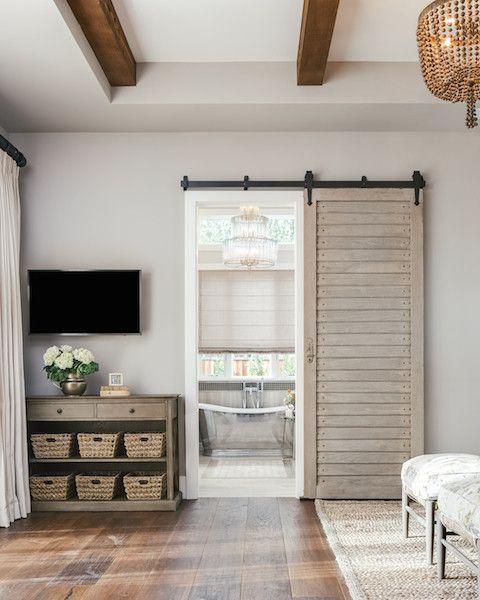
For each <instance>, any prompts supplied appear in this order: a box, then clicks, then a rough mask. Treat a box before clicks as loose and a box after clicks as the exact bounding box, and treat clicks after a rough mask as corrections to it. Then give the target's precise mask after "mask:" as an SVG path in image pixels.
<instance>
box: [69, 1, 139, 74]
mask: <svg viewBox="0 0 480 600" xmlns="http://www.w3.org/2000/svg"><path fill="white" fill-rule="evenodd" d="M67 2H68V4H69V6H70V8H71V9H72V12H73V14H74V15H75V18H76V19H77V21H78V23H79V25H80V27H81V28H82V31H83V33H84V34H85V37H86V38H87V40H88V43H89V44H90V46H91V48H92V50H93V52H94V53H95V56H96V57H97V59H98V62H99V63H100V65H101V67H102V69H103V71H104V72H105V75H106V76H107V79H108V81H109V83H110V85H112V86H119V85H136V83H137V73H136V72H137V65H136V62H135V59H134V57H133V54H132V51H131V49H130V46H129V45H128V41H127V38H126V37H125V33H124V31H123V29H122V26H121V24H120V21H119V19H118V16H117V13H116V11H115V8H114V6H113V4H112V2H111V0H67Z"/></svg>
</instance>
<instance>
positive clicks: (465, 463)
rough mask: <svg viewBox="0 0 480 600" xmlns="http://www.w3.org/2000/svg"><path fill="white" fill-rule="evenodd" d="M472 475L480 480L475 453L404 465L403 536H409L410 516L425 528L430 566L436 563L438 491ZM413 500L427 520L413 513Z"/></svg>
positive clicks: (420, 458) (434, 456) (479, 462)
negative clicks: (423, 512) (435, 541)
mask: <svg viewBox="0 0 480 600" xmlns="http://www.w3.org/2000/svg"><path fill="white" fill-rule="evenodd" d="M472 475H478V476H479V477H480V456H476V455H474V454H455V453H445V454H424V455H422V456H416V457H415V458H411V459H410V460H407V461H406V462H405V463H403V465H402V522H403V534H404V536H405V537H408V530H409V519H410V516H412V517H414V518H415V519H416V520H417V521H419V522H420V523H421V524H422V525H424V526H425V530H426V531H425V538H426V557H427V562H428V564H432V562H433V538H434V522H435V517H434V513H435V504H436V501H437V498H438V491H439V489H440V487H441V486H442V485H443V484H445V483H449V482H454V481H458V480H462V479H466V478H469V477H471V476H472ZM410 500H414V501H415V502H417V503H418V504H421V505H422V506H423V507H425V518H423V517H422V516H421V515H419V514H418V513H416V512H415V511H414V510H413V508H412V507H411V506H410Z"/></svg>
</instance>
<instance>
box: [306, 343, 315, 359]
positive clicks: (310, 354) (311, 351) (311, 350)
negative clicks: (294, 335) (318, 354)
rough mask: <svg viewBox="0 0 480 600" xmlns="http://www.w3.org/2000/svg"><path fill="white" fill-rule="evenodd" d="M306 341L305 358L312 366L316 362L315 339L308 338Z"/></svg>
mask: <svg viewBox="0 0 480 600" xmlns="http://www.w3.org/2000/svg"><path fill="white" fill-rule="evenodd" d="M305 341H306V348H305V358H306V359H307V363H308V364H309V365H311V364H313V362H314V360H315V346H314V345H313V339H312V338H311V337H307V339H306V340H305Z"/></svg>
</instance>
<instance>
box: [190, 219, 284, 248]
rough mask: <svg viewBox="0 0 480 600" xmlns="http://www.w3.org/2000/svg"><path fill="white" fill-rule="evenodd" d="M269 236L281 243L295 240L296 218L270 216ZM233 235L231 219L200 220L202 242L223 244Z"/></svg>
mask: <svg viewBox="0 0 480 600" xmlns="http://www.w3.org/2000/svg"><path fill="white" fill-rule="evenodd" d="M267 231H268V236H269V237H270V238H272V239H273V240H277V241H278V242H279V243H280V244H293V243H294V241H295V220H294V218H293V216H292V217H290V216H274V217H269V223H268V230H267ZM230 235H231V227H230V219H229V218H228V217H225V218H215V219H214V218H204V219H202V220H201V221H200V236H199V237H200V244H222V243H223V242H224V241H225V240H226V239H227V238H228V237H230Z"/></svg>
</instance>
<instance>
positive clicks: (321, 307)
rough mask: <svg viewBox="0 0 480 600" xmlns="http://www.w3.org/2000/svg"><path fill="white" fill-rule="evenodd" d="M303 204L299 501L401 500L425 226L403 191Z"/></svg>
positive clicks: (362, 192)
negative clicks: (302, 481) (302, 434)
mask: <svg viewBox="0 0 480 600" xmlns="http://www.w3.org/2000/svg"><path fill="white" fill-rule="evenodd" d="M313 199H314V202H313V205H312V206H308V205H307V203H305V220H304V223H305V232H304V233H305V235H304V239H305V249H304V250H305V255H304V261H305V315H304V316H305V367H304V378H305V495H306V496H310V497H317V498H325V499H327V498H399V497H400V496H401V487H400V467H401V464H402V462H403V461H405V460H406V459H408V458H409V457H410V456H414V455H417V454H419V453H421V452H422V451H423V219H422V205H423V203H422V202H420V205H419V206H415V204H414V193H413V190H411V189H317V190H314V191H313Z"/></svg>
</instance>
